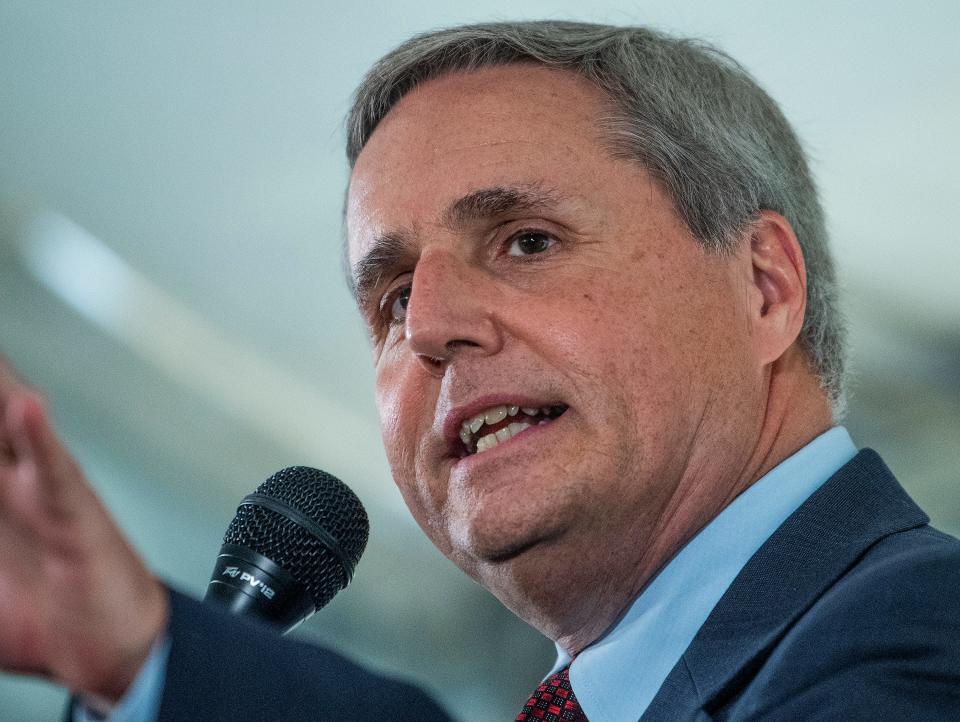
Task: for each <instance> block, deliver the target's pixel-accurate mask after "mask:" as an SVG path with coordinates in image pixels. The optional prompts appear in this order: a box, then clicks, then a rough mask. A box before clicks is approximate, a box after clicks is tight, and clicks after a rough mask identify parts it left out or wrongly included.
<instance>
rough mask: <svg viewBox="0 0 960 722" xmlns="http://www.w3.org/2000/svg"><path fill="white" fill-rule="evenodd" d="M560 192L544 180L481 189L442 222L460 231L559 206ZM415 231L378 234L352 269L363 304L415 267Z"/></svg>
mask: <svg viewBox="0 0 960 722" xmlns="http://www.w3.org/2000/svg"><path fill="white" fill-rule="evenodd" d="M559 200H560V195H559V194H558V193H557V192H556V191H554V190H553V189H550V188H546V187H544V186H543V184H540V183H527V184H521V185H514V186H492V187H490V188H480V189H478V190H475V191H471V192H470V193H468V194H466V195H465V196H462V197H461V198H458V199H457V200H455V201H454V202H453V203H451V204H450V205H449V206H448V207H447V208H446V210H445V211H444V212H443V215H442V216H441V222H442V224H443V225H444V226H445V227H447V228H449V229H452V230H460V229H463V228H465V227H467V226H470V225H472V224H476V223H478V222H481V221H488V220H490V219H493V218H497V217H499V216H504V215H507V214H514V213H529V212H532V211H544V210H550V209H553V208H555V207H556V206H557V205H558V203H559ZM415 235H416V234H415V233H413V232H411V231H410V230H406V229H402V230H395V231H388V232H386V233H383V234H381V235H379V236H377V237H376V238H375V239H374V241H373V243H372V244H371V246H370V249H369V250H368V251H367V252H366V253H365V254H364V255H363V257H362V258H361V259H360V260H359V261H357V263H356V264H355V265H354V267H353V270H352V271H351V274H350V276H351V278H350V280H351V286H352V290H353V295H354V298H355V299H356V301H357V303H358V305H360V306H361V307H362V306H363V305H364V304H365V303H366V302H367V301H368V300H369V295H370V293H371V292H372V291H373V290H374V289H375V288H377V287H378V286H379V285H380V284H381V282H382V281H383V279H384V277H386V276H388V275H390V274H392V273H393V272H394V271H395V270H396V269H398V268H402V267H404V266H407V267H409V266H412V265H414V264H415V262H416V257H417V256H418V255H419V249H418V248H417V245H416V240H415Z"/></svg>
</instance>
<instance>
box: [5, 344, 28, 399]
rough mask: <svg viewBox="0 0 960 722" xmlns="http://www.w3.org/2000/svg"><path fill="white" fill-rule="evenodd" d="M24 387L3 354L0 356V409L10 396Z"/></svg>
mask: <svg viewBox="0 0 960 722" xmlns="http://www.w3.org/2000/svg"><path fill="white" fill-rule="evenodd" d="M24 386H25V384H24V383H23V381H21V380H20V377H19V376H17V373H16V372H15V371H14V370H13V366H12V365H11V364H10V362H9V361H7V358H6V357H5V356H4V355H3V354H0V407H2V406H3V405H4V404H5V402H6V401H7V400H8V397H9V396H10V395H11V394H13V393H15V392H16V390H17V389H20V388H23V387H24Z"/></svg>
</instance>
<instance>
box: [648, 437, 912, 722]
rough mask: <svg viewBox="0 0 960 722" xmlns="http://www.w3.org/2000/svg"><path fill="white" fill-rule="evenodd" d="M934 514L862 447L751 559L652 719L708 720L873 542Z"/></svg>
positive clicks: (671, 679) (667, 685)
mask: <svg viewBox="0 0 960 722" xmlns="http://www.w3.org/2000/svg"><path fill="white" fill-rule="evenodd" d="M928 521H929V519H928V518H927V516H926V515H925V514H924V513H923V512H922V511H921V510H920V508H919V507H917V505H916V504H914V503H913V501H912V500H911V499H910V497H909V496H907V494H906V492H905V491H904V490H903V488H902V487H901V486H900V485H899V484H898V483H897V480H896V479H895V478H894V477H893V474H892V473H891V472H890V470H889V469H888V468H887V467H886V465H885V464H884V463H883V461H882V460H881V459H880V457H879V456H878V455H877V454H876V452H874V451H872V450H870V449H864V450H862V451H861V452H860V453H858V454H857V455H856V456H855V457H854V458H853V459H852V460H851V461H850V462H849V463H847V464H846V465H844V466H843V467H842V468H841V469H840V470H839V471H838V472H837V473H836V474H834V475H833V476H832V477H831V478H830V479H829V480H827V482H826V483H825V484H824V485H823V486H822V487H820V489H818V490H817V491H816V492H814V494H813V495H811V497H810V498H809V499H808V500H807V501H806V502H804V504H803V505H802V506H801V507H800V508H799V509H797V511H796V512H794V513H793V514H792V515H791V516H790V517H789V518H788V519H787V520H786V521H785V522H784V523H783V524H782V525H781V526H780V528H779V529H777V531H776V532H774V534H773V535H772V536H771V537H770V539H768V540H767V542H766V543H765V544H764V545H763V546H762V547H761V548H760V549H759V550H758V551H757V553H756V554H754V555H753V557H752V558H751V559H750V561H749V562H747V564H746V566H745V567H744V568H743V569H742V570H741V572H740V574H738V575H737V577H736V579H735V580H734V582H733V584H731V585H730V588H729V589H728V590H727V591H726V593H725V594H724V595H723V597H721V599H720V601H719V602H718V603H717V606H716V607H715V608H714V610H713V612H711V614H710V616H709V617H708V618H707V621H706V622H705V623H704V625H703V627H701V629H700V631H699V632H698V633H697V636H696V637H694V639H693V641H692V642H691V643H690V646H689V647H688V648H687V651H686V652H684V654H683V657H681V659H680V661H679V662H678V663H677V665H676V667H674V669H673V670H672V671H671V673H670V675H669V676H668V677H667V680H666V681H665V682H664V684H663V686H662V687H661V689H660V691H659V692H658V693H657V696H656V697H655V698H654V700H653V702H651V704H650V706H649V708H648V709H647V711H646V713H644V715H643V719H645V720H657V719H671V720H681V719H683V720H694V719H709V717H708V716H706V715H705V714H704V713H703V712H702V710H703V709H704V708H706V709H710V708H713V707H715V706H717V705H719V704H722V703H723V702H724V701H725V700H726V699H728V698H729V697H731V696H732V695H734V694H735V693H736V691H737V690H738V689H739V688H740V687H741V686H742V684H743V683H744V682H745V681H746V680H748V679H749V678H750V677H752V676H753V674H754V672H755V671H756V669H757V668H758V667H759V666H760V664H762V662H763V660H764V659H765V658H766V655H767V654H768V653H769V651H770V650H771V649H772V648H773V646H774V645H775V644H776V643H777V642H778V640H779V639H780V638H781V637H782V636H783V635H784V633H785V632H786V630H787V629H788V628H789V627H790V625H791V624H793V623H794V622H795V621H796V620H797V618H798V617H800V616H801V615H802V614H803V613H804V611H806V610H807V609H808V608H809V607H810V606H811V605H812V604H813V603H814V602H815V601H816V599H817V598H818V597H819V596H820V595H821V594H822V593H823V592H824V591H825V590H826V589H827V588H828V587H829V586H830V585H832V584H833V583H834V582H835V581H836V580H837V578H838V577H840V576H841V575H842V574H843V573H844V572H845V571H846V570H847V569H848V568H849V567H850V566H851V565H852V564H853V563H854V562H855V561H856V560H857V559H858V558H859V557H860V556H861V555H862V554H863V553H864V552H865V551H866V550H867V548H869V547H870V546H871V545H872V544H874V543H875V542H876V541H877V540H879V539H880V538H882V537H884V536H887V535H889V534H892V533H895V532H898V531H903V530H905V529H910V528H913V527H917V526H921V525H923V524H926V523H927V522H928Z"/></svg>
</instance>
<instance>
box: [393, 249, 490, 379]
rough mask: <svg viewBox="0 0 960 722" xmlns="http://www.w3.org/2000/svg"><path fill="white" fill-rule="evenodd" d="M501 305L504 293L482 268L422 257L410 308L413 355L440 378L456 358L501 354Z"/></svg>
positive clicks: (443, 254) (447, 257) (442, 254)
mask: <svg viewBox="0 0 960 722" xmlns="http://www.w3.org/2000/svg"><path fill="white" fill-rule="evenodd" d="M500 301H502V293H501V291H500V289H498V288H497V284H496V282H495V280H494V279H492V278H490V276H489V275H488V274H487V273H485V272H484V270H483V269H482V268H478V267H475V266H472V265H471V264H469V263H468V262H466V261H464V260H462V259H458V258H457V257H455V256H454V255H453V254H452V253H449V252H447V251H445V250H438V251H436V252H425V253H423V254H422V255H421V256H420V259H419V261H418V262H417V266H416V269H415V271H414V273H413V281H412V284H411V289H410V299H409V301H408V303H407V315H406V338H407V343H408V344H409V346H410V350H411V351H413V353H414V354H415V355H416V357H417V360H418V361H420V363H422V364H423V365H424V367H425V368H426V369H427V370H428V371H429V372H430V373H433V374H436V375H442V374H443V372H444V370H445V369H446V367H447V366H448V365H449V363H450V362H451V361H452V360H453V359H454V358H455V357H458V356H462V355H473V354H477V355H489V354H494V353H497V351H499V350H500V348H501V347H502V344H503V340H502V338H501V330H500V328H499V325H498V323H497V320H496V319H497V314H498V310H497V304H498V302H500Z"/></svg>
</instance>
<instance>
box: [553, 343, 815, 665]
mask: <svg viewBox="0 0 960 722" xmlns="http://www.w3.org/2000/svg"><path fill="white" fill-rule="evenodd" d="M767 382H768V384H767V391H768V393H767V395H766V398H765V405H764V406H763V407H762V409H761V413H760V414H759V415H758V416H759V422H758V424H757V426H756V427H755V430H754V431H753V433H751V434H750V435H749V437H748V438H747V439H738V442H739V443H737V444H730V445H729V446H730V447H731V448H730V449H729V450H728V449H724V450H722V451H721V452H720V453H717V451H716V449H714V450H712V451H711V453H709V454H706V455H704V458H701V459H697V458H691V460H690V463H689V464H688V467H687V471H686V474H685V475H684V479H683V480H682V481H681V483H680V484H678V486H677V488H676V490H675V492H674V493H673V495H672V497H671V498H670V500H669V503H668V504H667V505H666V506H665V508H664V511H663V513H661V514H660V517H659V519H657V520H656V523H655V524H654V525H653V531H652V532H651V533H649V534H648V535H647V540H648V543H647V547H646V551H645V553H644V555H643V557H642V558H641V559H640V561H639V564H637V562H636V560H633V561H632V562H631V560H626V559H625V560H622V561H623V563H624V565H625V566H621V567H617V566H616V565H614V566H611V567H610V568H621V569H624V568H629V566H631V565H633V566H634V573H633V574H631V575H629V581H630V584H629V586H623V585H618V582H623V581H624V579H619V580H611V582H610V586H611V588H610V589H596V590H595V592H596V593H594V594H592V595H590V597H591V602H590V603H589V607H590V608H589V609H577V610H576V611H575V613H573V614H569V616H567V618H566V619H565V620H563V621H561V622H560V624H557V625H556V626H555V627H554V629H552V630H551V631H552V632H553V633H552V634H550V636H551V637H552V638H553V639H554V640H555V641H556V642H557V644H559V645H560V646H561V647H563V648H564V649H565V650H567V652H568V653H570V654H571V655H576V654H578V653H579V652H580V651H582V650H583V649H584V648H586V647H587V646H589V645H590V644H592V643H593V642H594V641H596V640H597V639H599V638H600V637H601V636H603V634H605V633H606V632H607V631H608V630H609V629H610V628H611V627H612V626H614V625H615V624H616V623H617V622H618V621H619V620H620V618H621V617H622V616H623V615H624V614H625V613H626V612H627V611H628V610H629V608H630V607H631V605H632V604H633V602H634V600H635V599H636V598H637V596H639V594H640V593H641V592H642V590H643V588H644V587H645V586H646V585H647V583H648V582H649V581H650V580H651V579H652V578H653V577H654V576H655V575H656V574H657V573H658V572H659V571H660V569H662V568H663V567H664V566H665V565H666V564H667V563H668V562H669V561H670V559H671V558H672V557H673V556H674V555H675V554H676V553H677V552H678V551H679V550H680V549H681V548H682V547H683V546H684V545H685V544H686V543H687V542H688V541H690V539H692V538H693V537H694V536H696V534H697V533H698V532H699V531H700V530H701V529H702V528H703V527H704V526H706V525H707V524H708V523H709V522H710V521H711V520H713V519H714V518H715V517H716V516H717V515H718V514H719V513H720V512H721V511H723V509H724V508H726V507H727V505H729V504H730V503H731V502H732V501H733V500H734V499H736V498H737V496H739V495H740V494H741V493H743V492H744V491H745V490H746V489H747V488H749V487H750V486H751V485H752V484H754V483H755V482H756V481H757V480H759V479H760V478H761V477H762V476H764V475H765V474H766V473H767V472H769V471H770V470H771V469H773V468H774V467H775V466H776V465H777V464H779V463H780V462H782V461H783V460H784V459H786V458H788V457H789V456H791V455H792V454H794V453H795V452H797V451H799V450H800V449H801V448H803V447H804V446H805V445H806V444H808V443H809V442H810V441H812V440H813V439H814V438H816V437H817V436H819V435H820V434H822V433H824V432H825V431H827V430H828V429H829V428H830V427H831V426H832V425H833V420H832V413H831V409H830V405H829V402H828V400H827V397H826V394H825V393H824V391H823V390H822V388H821V387H820V385H819V382H818V380H817V379H816V377H815V376H814V375H813V374H812V373H811V372H810V370H809V367H808V365H807V363H806V360H805V357H804V356H803V354H802V353H801V352H800V351H799V350H798V349H796V347H794V348H791V349H790V351H788V352H787V353H786V354H785V355H784V356H783V357H781V358H780V359H779V360H778V361H777V362H776V363H775V364H773V366H772V367H771V369H770V370H769V373H768V379H767ZM726 423H727V424H728V425H729V421H727V422H726ZM724 452H727V453H724ZM718 460H719V463H718ZM705 479H710V480H713V481H714V483H711V484H705V483H704V480H705ZM615 585H617V586H620V587H621V588H618V589H615V588H613V587H614V586H615ZM569 612H574V610H572V609H570V610H568V613H569ZM557 621H560V620H557ZM564 622H566V623H564Z"/></svg>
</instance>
